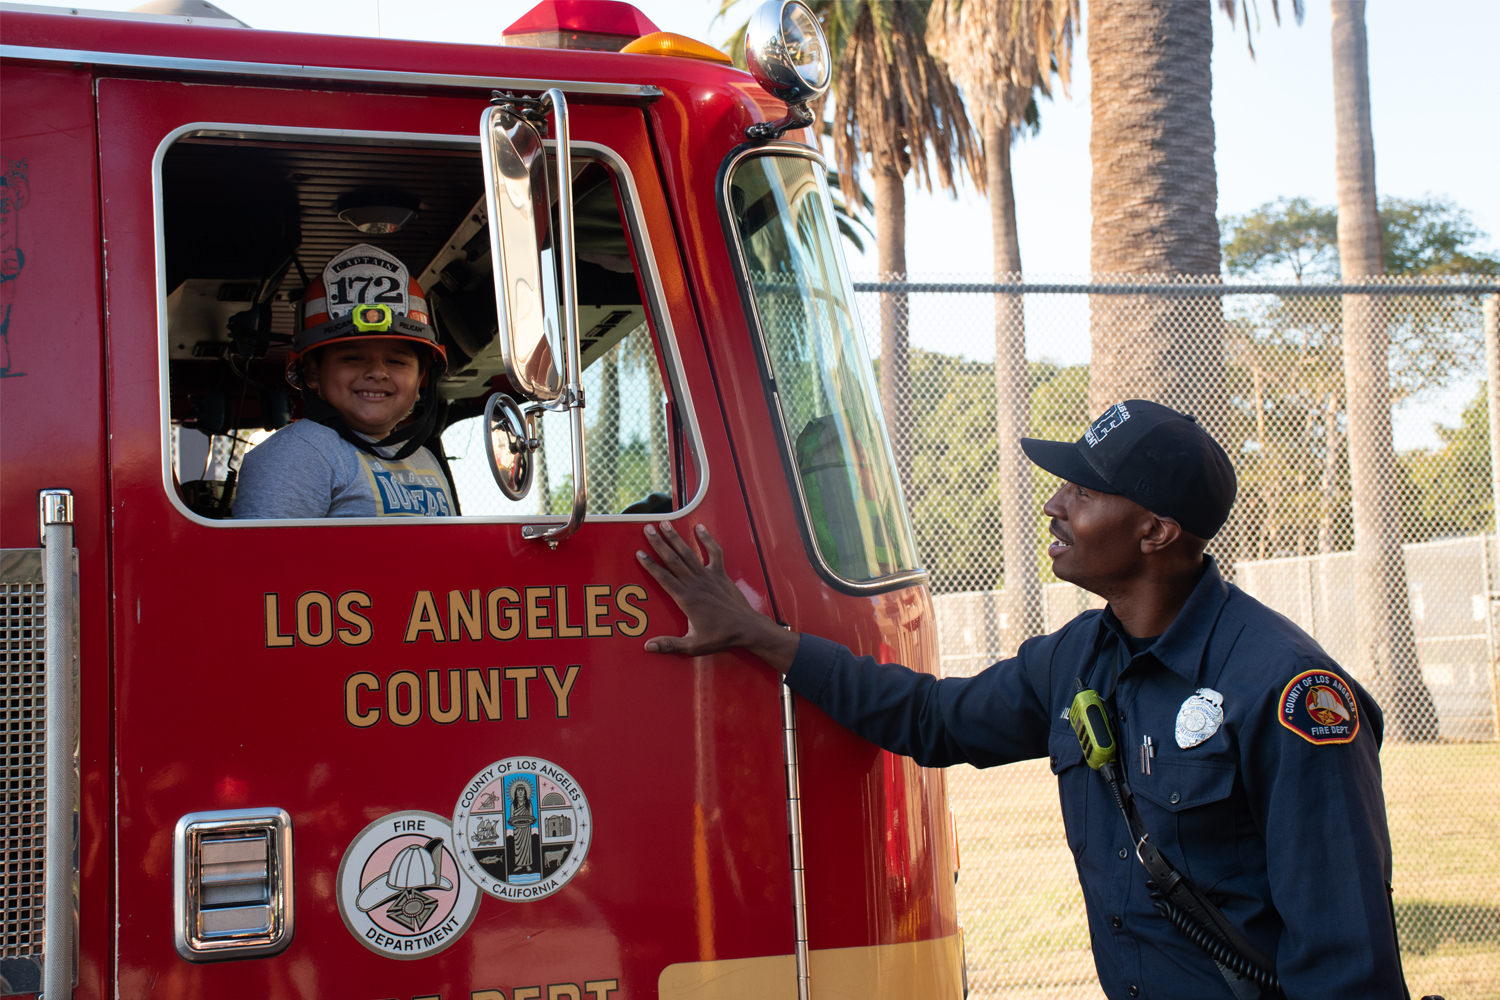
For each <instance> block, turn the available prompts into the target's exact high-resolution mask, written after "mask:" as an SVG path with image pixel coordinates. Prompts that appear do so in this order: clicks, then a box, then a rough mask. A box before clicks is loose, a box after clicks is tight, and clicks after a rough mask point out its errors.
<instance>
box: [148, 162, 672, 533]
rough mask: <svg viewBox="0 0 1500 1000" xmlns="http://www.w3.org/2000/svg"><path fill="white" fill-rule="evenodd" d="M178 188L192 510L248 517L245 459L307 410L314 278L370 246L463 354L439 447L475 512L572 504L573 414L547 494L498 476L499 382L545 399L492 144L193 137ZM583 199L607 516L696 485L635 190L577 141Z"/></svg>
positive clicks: (597, 505)
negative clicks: (522, 363) (306, 331)
mask: <svg viewBox="0 0 1500 1000" xmlns="http://www.w3.org/2000/svg"><path fill="white" fill-rule="evenodd" d="M552 170H555V166H553V165H550V164H549V171H552ZM551 186H552V188H553V191H552V194H553V198H554V207H553V215H554V223H555V221H556V218H557V212H556V205H555V199H556V197H557V191H556V185H555V184H553V185H551ZM161 192H162V199H163V206H162V207H163V219H164V225H163V232H162V233H161V239H162V241H163V249H164V256H165V262H166V267H165V272H166V273H165V280H166V307H165V310H166V317H165V318H166V331H165V342H164V350H165V352H166V357H167V369H168V377H169V383H170V388H169V391H170V407H169V409H170V420H171V429H170V431H171V432H170V435H169V439H170V442H171V454H170V455H169V456H168V461H169V462H170V467H171V475H172V477H173V481H174V482H175V484H176V487H177V490H178V492H179V496H180V497H181V498H182V501H183V503H184V504H185V505H186V506H187V507H188V508H189V509H190V510H192V511H194V512H195V513H198V514H200V515H202V516H205V517H209V518H225V517H229V516H232V509H233V496H232V492H233V480H234V476H233V475H232V474H231V473H232V472H233V471H234V470H237V469H238V467H239V464H240V462H241V461H243V459H244V456H245V454H246V453H247V452H248V451H249V450H250V449H251V448H253V447H255V446H256V445H257V444H259V443H260V442H261V441H263V440H265V438H266V437H267V436H269V435H270V434H271V433H274V432H275V431H276V430H278V429H279V428H281V427H284V426H286V425H287V424H288V423H289V422H291V421H293V420H296V419H299V418H300V417H301V415H302V399H301V394H300V391H299V390H296V389H294V388H293V387H292V386H291V385H289V384H288V382H287V381H286V378H285V371H286V367H287V361H288V355H289V351H290V347H291V341H292V336H293V334H294V333H295V332H296V331H297V330H298V329H299V328H300V325H301V323H302V315H301V302H302V295H303V291H304V290H305V289H306V288H307V286H308V284H309V282H310V281H313V280H315V279H316V278H317V277H318V276H319V275H321V274H322V271H323V267H324V265H325V264H326V263H327V262H328V261H329V260H330V259H331V258H332V257H333V256H334V255H335V254H337V253H338V252H339V251H340V250H342V249H344V248H346V247H349V246H351V245H354V244H358V243H368V244H371V245H373V246H376V247H379V248H380V249H382V250H385V251H387V252H389V253H391V254H394V255H395V256H396V257H398V258H399V259H400V260H401V261H402V262H403V263H404V264H405V265H406V267H407V269H408V270H409V271H410V273H411V274H412V275H413V276H415V277H416V280H417V283H418V284H419V285H421V287H422V289H423V292H424V293H425V295H426V299H427V303H428V308H429V313H430V315H431V317H432V325H433V327H434V328H435V329H436V331H437V333H438V336H439V338H440V340H441V343H442V345H443V347H444V349H445V350H446V352H447V356H448V367H447V372H446V374H445V375H444V377H443V378H442V380H441V382H440V383H439V386H438V394H439V397H440V399H441V400H442V404H441V409H440V413H439V418H438V428H439V429H440V430H439V431H438V432H434V434H433V435H432V437H431V438H429V440H428V442H427V447H428V448H429V449H430V450H431V451H432V452H433V453H434V455H437V456H438V457H439V460H440V462H441V463H443V464H445V465H446V467H447V469H448V470H449V478H450V480H451V482H452V486H453V490H454V493H455V496H456V499H457V501H458V504H459V506H460V510H461V512H462V514H463V515H465V516H476V515H478V516H494V515H522V516H534V515H538V514H541V515H547V514H563V513H566V512H567V511H569V510H570V509H571V507H572V502H573V474H572V454H571V446H570V440H569V434H568V426H567V417H566V415H565V414H564V413H547V414H544V415H543V416H542V418H541V419H540V420H539V422H538V426H539V430H540V433H539V435H538V436H539V437H540V439H541V441H542V446H541V448H540V449H539V451H538V452H537V468H536V474H535V477H534V483H533V486H532V490H531V493H530V495H529V496H527V497H526V498H524V499H522V500H520V501H511V500H509V499H507V498H506V497H505V496H504V495H503V494H501V492H500V491H499V490H498V489H497V488H496V486H495V483H494V480H493V478H492V476H491V473H490V469H489V463H488V459H487V457H486V451H485V449H486V447H487V441H486V436H485V434H484V433H483V430H482V427H481V425H482V423H483V411H484V406H485V403H486V401H487V399H488V398H489V396H490V395H491V394H492V393H493V392H496V391H503V392H507V393H509V394H511V395H512V396H515V397H516V398H517V400H518V402H521V403H522V405H523V406H524V405H525V400H522V399H520V397H519V396H518V395H517V394H516V393H515V392H514V390H513V389H512V388H511V387H510V384H509V382H508V380H507V379H506V378H505V374H504V368H503V364H502V360H501V352H500V344H499V340H498V337H497V327H498V321H497V319H496V310H495V294H494V278H493V272H492V269H491V260H490V237H489V230H488V221H487V218H486V208H485V198H484V177H483V174H482V167H481V162H480V156H479V151H478V148H477V146H476V147H461V148H453V147H443V146H407V147H399V146H392V145H388V144H381V145H373V144H371V145H356V144H319V143H313V142H297V141H286V140H259V139H245V138H238V137H227V136H221V135H199V136H189V137H185V138H183V139H180V140H179V141H177V142H176V143H174V144H173V145H172V147H171V148H170V149H169V150H168V151H167V153H166V154H165V156H164V158H163V161H162V167H161ZM573 201H574V210H573V211H574V229H575V247H576V252H575V257H576V267H577V279H578V280H577V289H578V326H579V337H580V345H581V348H582V350H581V360H582V369H583V382H584V390H585V398H586V400H587V408H586V410H585V419H586V439H585V440H586V445H585V452H586V454H587V456H588V469H587V474H588V493H589V511H590V515H591V516H596V515H599V514H610V513H619V512H630V513H661V512H665V511H669V510H673V509H676V508H678V507H680V506H681V505H682V504H683V502H684V497H683V488H682V483H683V474H682V473H683V468H682V459H681V448H680V447H678V444H679V442H680V441H681V434H680V425H679V421H678V419H677V417H676V411H675V408H674V406H673V404H672V397H673V393H672V391H671V385H672V381H671V379H670V378H669V377H664V375H665V374H666V370H665V368H664V356H663V353H662V352H661V350H660V349H659V347H658V344H657V340H656V335H655V333H654V329H653V319H652V317H651V316H650V315H649V310H648V309H647V307H646V305H645V303H646V302H647V301H649V299H648V297H647V296H645V295H644V294H643V291H644V288H645V286H644V284H643V278H642V276H641V274H640V273H639V268H640V262H639V259H638V258H639V255H638V253H637V249H636V247H635V245H634V243H633V241H632V239H631V237H630V229H629V227H628V226H626V224H625V220H624V219H623V218H622V212H623V211H626V210H627V207H626V203H625V201H624V199H623V198H622V197H621V194H620V185H619V182H618V179H617V178H616V177H615V175H614V173H613V171H612V170H611V169H610V168H609V167H608V166H607V165H606V163H605V162H604V161H602V160H599V159H591V158H588V157H587V156H582V157H581V156H580V155H579V154H578V153H577V152H575V153H574V157H573ZM226 483H227V485H226ZM226 490H227V491H228V492H227V494H226Z"/></svg>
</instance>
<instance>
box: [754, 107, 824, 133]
mask: <svg viewBox="0 0 1500 1000" xmlns="http://www.w3.org/2000/svg"><path fill="white" fill-rule="evenodd" d="M816 120H817V119H816V118H814V117H813V113H812V109H811V108H809V107H808V106H807V102H806V101H798V102H797V103H796V104H788V105H787V108H786V114H785V115H784V116H783V117H781V118H778V119H776V120H775V121H774V122H756V123H755V124H754V125H751V126H750V127H749V128H747V129H745V138H746V139H748V140H750V141H751V142H770V141H772V140H773V139H780V138H781V136H782V135H783V134H784V133H786V132H789V131H791V130H792V129H794V128H808V127H809V126H811V125H812V124H813V122H814V121H816Z"/></svg>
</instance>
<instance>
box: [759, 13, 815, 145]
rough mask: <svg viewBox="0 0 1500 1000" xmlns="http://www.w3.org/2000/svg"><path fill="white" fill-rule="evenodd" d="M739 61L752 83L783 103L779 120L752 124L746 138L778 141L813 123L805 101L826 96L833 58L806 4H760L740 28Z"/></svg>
mask: <svg viewBox="0 0 1500 1000" xmlns="http://www.w3.org/2000/svg"><path fill="white" fill-rule="evenodd" d="M745 61H746V63H748V64H749V66H750V73H751V75H752V76H754V77H755V80H756V82H757V83H759V84H760V85H761V86H762V87H764V88H765V89H766V91H767V92H769V93H770V94H771V96H772V97H775V98H776V99H777V100H781V101H785V102H786V104H787V114H786V117H785V118H781V119H779V120H777V121H774V122H756V123H755V124H754V125H751V126H750V127H749V128H747V129H746V130H745V136H746V138H748V139H751V140H754V141H760V142H764V141H766V140H769V139H779V138H781V135H782V133H783V132H785V131H787V129H792V128H806V127H807V126H809V125H811V124H812V123H813V115H812V111H811V110H810V109H809V108H808V106H807V102H808V101H814V100H817V99H818V98H819V97H822V96H823V95H824V94H825V93H827V91H828V86H829V84H831V83H832V82H833V60H832V58H831V56H830V54H829V51H828V39H826V38H824V37H823V28H822V26H821V25H819V24H818V19H817V17H816V16H815V15H814V14H813V12H812V10H811V9H809V8H808V6H807V5H806V4H804V3H802V2H801V0H767V2H766V3H763V4H761V5H760V7H759V8H758V9H757V10H756V11H755V13H754V14H752V15H751V16H750V23H749V24H748V25H747V26H746V28H745Z"/></svg>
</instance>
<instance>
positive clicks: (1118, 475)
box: [1021, 399, 1238, 538]
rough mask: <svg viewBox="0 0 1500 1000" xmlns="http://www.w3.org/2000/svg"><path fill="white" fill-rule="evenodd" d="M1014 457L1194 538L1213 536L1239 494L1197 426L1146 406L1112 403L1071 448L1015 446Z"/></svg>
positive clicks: (1035, 443) (1221, 456)
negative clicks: (1130, 503)
mask: <svg viewBox="0 0 1500 1000" xmlns="http://www.w3.org/2000/svg"><path fill="white" fill-rule="evenodd" d="M1021 450H1023V451H1024V452H1026V457H1027V458H1029V459H1031V460H1032V461H1033V462H1035V463H1036V464H1037V465H1038V466H1040V467H1041V468H1043V469H1045V470H1047V471H1048V472H1050V473H1052V474H1053V475H1054V476H1060V477H1061V478H1063V479H1066V480H1067V481H1068V482H1070V483H1077V484H1078V485H1079V486H1082V487H1083V488H1085V489H1090V490H1095V491H1097V492H1100V493H1114V494H1118V495H1119V496H1124V497H1129V498H1130V499H1131V500H1134V501H1135V502H1136V503H1138V504H1140V505H1141V506H1142V507H1144V508H1146V509H1147V510H1149V511H1150V512H1151V513H1153V514H1160V515H1161V516H1162V517H1170V518H1171V519H1172V520H1174V521H1176V522H1177V523H1178V524H1180V525H1182V527H1183V530H1184V531H1188V532H1191V533H1192V534H1194V535H1197V536H1198V537H1199V538H1212V537H1214V535H1216V534H1218V532H1219V529H1220V528H1222V527H1223V526H1224V522H1225V521H1226V520H1228V519H1229V508H1230V507H1232V506H1234V495H1235V491H1236V490H1237V488H1238V484H1237V482H1236V479H1235V474H1234V466H1233V465H1232V464H1231V463H1230V461H1229V456H1228V455H1226V454H1225V453H1224V449H1223V448H1221V447H1219V442H1217V441H1215V440H1214V439H1213V438H1212V437H1210V436H1209V433H1208V431H1206V430H1204V429H1203V428H1202V427H1201V426H1199V424H1198V421H1197V419H1196V418H1195V417H1193V416H1191V415H1189V414H1186V413H1178V412H1177V411H1176V410H1174V409H1172V408H1171V407H1167V406H1162V405H1161V404H1160V403H1153V402H1151V401H1150V400H1149V399H1127V400H1125V401H1124V402H1123V403H1116V404H1115V405H1114V406H1111V407H1110V408H1109V409H1107V410H1105V411H1104V412H1103V413H1102V414H1100V416H1099V419H1097V420H1095V421H1094V422H1093V423H1092V424H1090V425H1089V428H1088V430H1086V431H1084V432H1083V437H1081V438H1079V439H1078V440H1077V441H1074V442H1072V443H1071V444H1070V443H1068V442H1066V441H1040V440H1037V439H1036V438H1022V439H1021Z"/></svg>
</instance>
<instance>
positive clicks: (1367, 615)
mask: <svg viewBox="0 0 1500 1000" xmlns="http://www.w3.org/2000/svg"><path fill="white" fill-rule="evenodd" d="M1333 113H1334V129H1335V131H1334V135H1335V148H1336V151H1337V156H1336V160H1335V171H1336V173H1337V178H1336V181H1337V188H1338V203H1339V214H1338V237H1339V262H1340V265H1341V266H1342V269H1343V280H1344V281H1345V282H1358V281H1361V280H1363V279H1366V278H1370V277H1375V276H1378V275H1380V274H1383V273H1384V271H1385V263H1384V256H1383V254H1382V252H1381V245H1380V216H1379V213H1378V211H1377V208H1376V200H1375V138H1374V135H1373V133H1372V131H1371V129H1370V73H1369V59H1368V48H1367V45H1366V39H1365V4H1364V0H1343V2H1339V3H1335V4H1334V5H1333ZM1382 313H1383V310H1382V308H1381V300H1380V299H1378V298H1376V297H1375V296H1373V295H1372V296H1364V295H1346V296H1344V337H1343V341H1344V386H1345V388H1344V394H1345V397H1346V406H1347V413H1348V425H1349V430H1348V436H1349V481H1350V493H1351V496H1352V498H1353V506H1354V552H1355V565H1356V566H1357V572H1356V579H1357V583H1356V587H1355V632H1356V634H1357V635H1358V636H1359V655H1360V658H1361V661H1362V662H1361V663H1360V664H1359V667H1360V668H1362V671H1363V673H1364V675H1365V676H1366V677H1369V678H1371V680H1372V681H1373V683H1372V687H1373V688H1374V689H1375V693H1376V695H1377V697H1381V698H1382V700H1383V701H1384V702H1385V704H1386V705H1387V707H1389V708H1391V709H1392V710H1393V718H1394V721H1395V732H1396V733H1397V734H1398V735H1399V736H1400V737H1401V738H1403V739H1406V740H1430V739H1435V738H1437V735H1438V721H1437V713H1436V710H1435V709H1434V707H1433V704H1432V697H1431V695H1430V694H1429V693H1428V691H1427V687H1426V685H1425V684H1423V682H1422V673H1421V669H1420V667H1419V665H1418V663H1417V644H1416V638H1415V636H1414V634H1413V631H1412V623H1411V607H1410V604H1409V602H1408V598H1407V589H1406V587H1407V585H1406V564H1405V562H1404V560H1403V557H1402V553H1401V525H1400V513H1399V507H1398V504H1399V502H1400V501H1399V498H1398V496H1397V492H1396V481H1397V477H1396V454H1395V447H1394V444H1393V442H1392V440H1391V388H1390V387H1391V381H1390V367H1389V351H1390V340H1389V333H1388V331H1387V329H1386V325H1385V322H1384V317H1383V315H1382Z"/></svg>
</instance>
